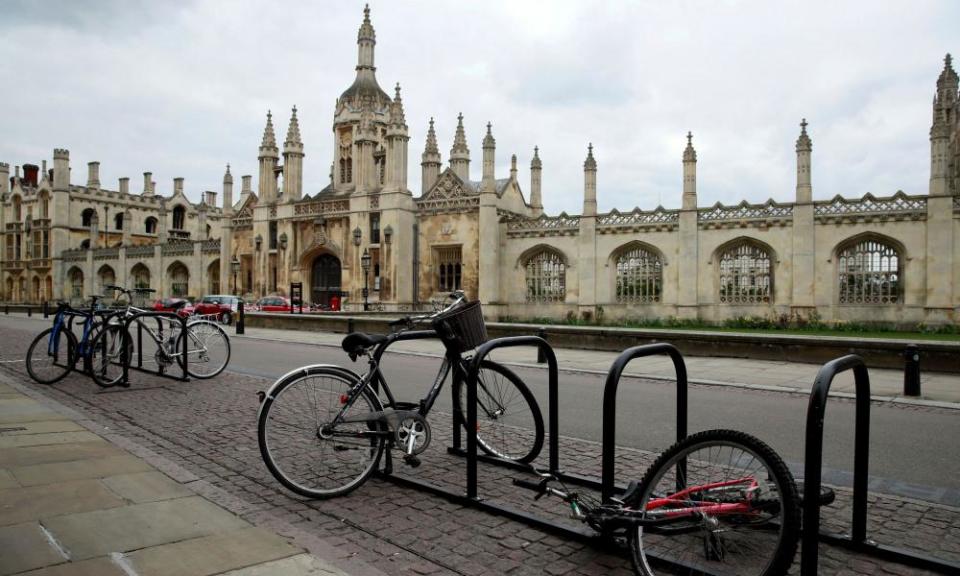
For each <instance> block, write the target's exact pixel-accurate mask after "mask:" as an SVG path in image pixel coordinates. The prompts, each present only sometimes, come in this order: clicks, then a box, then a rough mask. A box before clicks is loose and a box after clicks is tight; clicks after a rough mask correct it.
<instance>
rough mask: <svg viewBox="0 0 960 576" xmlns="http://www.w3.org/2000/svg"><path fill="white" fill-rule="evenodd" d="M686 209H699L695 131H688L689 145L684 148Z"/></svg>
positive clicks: (683, 200)
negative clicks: (694, 146)
mask: <svg viewBox="0 0 960 576" xmlns="http://www.w3.org/2000/svg"><path fill="white" fill-rule="evenodd" d="M681 205H682V207H683V209H684V210H696V209H697V151H696V150H695V149H694V148H693V132H687V147H686V148H685V149H684V150H683V198H682V202H681Z"/></svg>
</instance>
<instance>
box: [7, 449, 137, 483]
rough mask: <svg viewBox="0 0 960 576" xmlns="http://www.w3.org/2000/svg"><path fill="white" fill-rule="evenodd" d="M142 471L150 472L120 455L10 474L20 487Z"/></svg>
mask: <svg viewBox="0 0 960 576" xmlns="http://www.w3.org/2000/svg"><path fill="white" fill-rule="evenodd" d="M144 470H150V465H149V464H147V463H146V462H144V461H143V460H140V459H139V458H136V457H134V456H130V455H129V454H121V455H117V456H109V457H107V458H96V459H88V460H74V461H72V462H52V463H49V464H34V465H33V466H21V467H18V468H13V469H11V470H10V472H11V473H13V475H14V477H16V479H17V481H18V482H20V484H21V485H22V486H37V485H41V484H54V483H57V482H64V481H68V480H81V479H84V478H103V477H105V476H113V475H116V474H125V473H129V472H141V471H144Z"/></svg>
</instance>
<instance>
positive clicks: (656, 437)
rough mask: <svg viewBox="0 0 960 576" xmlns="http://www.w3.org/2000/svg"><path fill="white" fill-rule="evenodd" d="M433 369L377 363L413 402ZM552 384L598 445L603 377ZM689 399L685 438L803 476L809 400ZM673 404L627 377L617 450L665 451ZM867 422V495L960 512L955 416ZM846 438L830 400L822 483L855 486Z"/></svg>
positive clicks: (657, 386) (253, 354)
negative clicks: (748, 438) (750, 441)
mask: <svg viewBox="0 0 960 576" xmlns="http://www.w3.org/2000/svg"><path fill="white" fill-rule="evenodd" d="M232 342H233V358H232V360H231V365H230V370H233V371H236V372H241V373H245V374H251V375H257V376H264V377H269V378H276V377H279V376H281V375H282V374H284V373H286V372H288V371H290V370H292V369H293V368H296V367H298V366H302V365H306V364H323V363H332V364H342V365H347V366H349V367H351V368H352V369H354V370H358V371H365V370H366V366H365V365H364V364H362V363H360V362H358V363H356V364H351V363H350V360H349V358H347V356H346V355H345V354H344V353H343V352H342V351H341V350H340V349H339V348H334V347H330V346H311V345H305V344H296V343H286V342H284V343H281V342H274V341H268V340H259V339H252V338H241V337H237V338H233V340H232ZM438 351H439V345H438ZM438 367H439V359H435V358H427V357H423V356H413V355H405V354H392V355H388V356H387V357H385V361H384V364H383V370H384V372H385V374H387V376H388V379H389V380H388V381H389V383H390V387H391V389H392V390H393V391H394V394H395V396H396V397H397V398H398V399H401V400H410V401H416V400H419V399H420V398H422V397H423V396H424V395H425V394H426V391H427V390H428V389H429V388H430V385H431V383H432V381H433V378H434V376H435V374H436V371H437V368H438ZM514 370H515V371H516V372H517V373H518V375H519V376H520V377H521V378H522V379H523V380H524V381H525V382H527V383H528V384H529V385H530V387H531V389H532V390H533V391H534V393H535V394H536V396H537V399H538V401H539V402H540V405H541V409H542V410H543V411H544V413H545V416H544V417H545V418H546V406H547V374H546V370H540V369H530V368H514ZM559 380H560V401H559V408H560V433H561V435H566V436H573V437H576V438H583V439H588V440H595V441H600V438H601V426H602V418H601V399H602V394H603V384H604V382H603V377H601V376H597V375H592V374H584V373H574V372H565V373H561V374H560V379H559ZM689 394H690V396H689V428H690V430H689V432H691V433H692V432H696V431H698V430H705V429H709V428H733V429H737V430H744V431H746V432H750V433H752V434H754V435H755V436H757V437H759V438H760V439H762V440H764V441H765V442H767V443H768V444H770V445H771V446H772V447H773V448H774V449H775V450H776V451H777V452H778V453H780V454H781V455H782V456H783V458H784V460H786V461H787V462H788V463H789V464H790V465H791V468H792V469H793V470H794V472H795V474H797V475H798V476H799V475H802V462H803V450H804V439H805V434H804V428H805V423H806V410H807V402H808V397H807V396H803V395H795V394H784V393H779V392H765V391H755V390H746V389H739V388H730V387H719V386H691V387H690V392H689ZM447 398H449V397H448V396H446V395H441V397H440V399H439V400H438V403H437V406H438V409H444V410H449V408H448V407H449V405H450V404H449V401H448V400H447ZM675 402H676V386H675V385H674V384H673V383H670V382H662V381H653V380H645V379H640V378H624V379H623V381H622V382H621V384H620V392H619V397H618V403H617V406H618V410H617V444H619V445H622V446H631V447H635V448H641V449H646V450H662V449H664V448H666V447H667V446H669V445H670V444H671V443H672V442H673V441H674V439H675V435H676V427H675ZM870 417H871V426H870V434H871V438H870V445H871V451H870V489H871V490H875V491H878V492H882V493H888V494H898V495H901V496H909V497H913V498H918V499H922V500H926V501H931V502H939V503H943V504H950V505H955V506H960V447H958V441H960V410H946V409H935V408H919V407H901V406H888V405H879V404H875V405H874V406H873V408H872V410H871V414H870ZM853 430H854V404H853V402H852V401H848V400H831V402H830V404H828V406H827V416H826V423H825V429H824V480H825V481H826V482H829V483H832V484H837V485H847V486H850V485H852V470H853V452H854V451H853V444H854V433H853ZM562 450H563V445H562V442H561V452H562ZM597 473H598V475H599V470H598V471H597Z"/></svg>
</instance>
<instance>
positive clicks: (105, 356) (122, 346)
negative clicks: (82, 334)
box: [89, 324, 133, 388]
mask: <svg viewBox="0 0 960 576" xmlns="http://www.w3.org/2000/svg"><path fill="white" fill-rule="evenodd" d="M89 354H90V375H91V376H93V381H94V382H96V383H97V385H98V386H100V387H102V388H109V387H111V386H116V385H117V384H122V383H123V369H124V365H126V366H128V367H129V366H130V359H131V358H132V357H133V340H132V339H131V338H130V335H129V334H127V331H126V330H124V329H123V326H120V325H119V324H105V325H102V326H101V327H100V330H99V331H98V332H97V333H96V335H95V336H94V337H93V338H92V339H91V340H90V344H89Z"/></svg>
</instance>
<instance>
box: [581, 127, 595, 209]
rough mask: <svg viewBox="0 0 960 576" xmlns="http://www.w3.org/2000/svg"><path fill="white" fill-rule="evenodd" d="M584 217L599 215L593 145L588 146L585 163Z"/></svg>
mask: <svg viewBox="0 0 960 576" xmlns="http://www.w3.org/2000/svg"><path fill="white" fill-rule="evenodd" d="M583 215H584V216H596V215H597V161H596V160H595V159H594V158H593V143H590V145H589V146H587V159H586V160H585V161H584V163H583Z"/></svg>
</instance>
